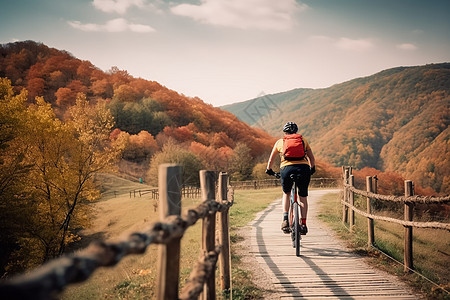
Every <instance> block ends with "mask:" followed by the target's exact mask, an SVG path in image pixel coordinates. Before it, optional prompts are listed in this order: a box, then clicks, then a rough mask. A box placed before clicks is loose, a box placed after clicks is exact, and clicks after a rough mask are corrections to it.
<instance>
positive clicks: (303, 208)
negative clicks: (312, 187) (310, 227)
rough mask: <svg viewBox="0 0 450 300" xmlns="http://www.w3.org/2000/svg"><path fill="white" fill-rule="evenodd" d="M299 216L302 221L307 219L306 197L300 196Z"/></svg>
mask: <svg viewBox="0 0 450 300" xmlns="http://www.w3.org/2000/svg"><path fill="white" fill-rule="evenodd" d="M299 198H300V214H301V215H302V219H305V220H306V218H307V216H308V197H302V196H300V197H299Z"/></svg>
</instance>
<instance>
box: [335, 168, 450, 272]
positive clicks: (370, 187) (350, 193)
mask: <svg viewBox="0 0 450 300" xmlns="http://www.w3.org/2000/svg"><path fill="white" fill-rule="evenodd" d="M343 173H344V174H343V176H344V193H343V194H344V197H343V199H342V200H341V202H342V204H343V210H342V221H343V222H344V223H349V227H350V230H351V231H353V230H354V225H355V212H356V213H358V214H360V215H362V216H364V217H366V218H367V228H368V230H367V234H368V246H369V247H374V245H375V235H374V223H373V220H380V221H387V222H391V223H396V224H400V225H403V226H404V257H403V260H404V263H403V265H404V271H405V272H409V271H410V270H412V269H414V266H413V247H412V245H413V231H412V228H413V227H416V228H432V229H442V230H447V231H450V223H441V222H414V221H413V205H414V204H415V203H435V204H444V203H448V202H450V196H443V197H430V196H418V195H414V186H413V182H412V181H411V180H405V196H403V197H399V196H392V195H380V194H377V193H376V192H374V191H376V190H377V187H376V182H377V181H376V180H373V179H375V178H373V177H371V176H367V177H366V191H363V190H359V189H356V188H355V179H354V176H353V175H352V174H351V173H352V169H351V168H349V167H346V168H343ZM355 194H358V195H361V196H363V197H366V203H367V206H366V208H367V211H366V212H364V211H362V210H360V209H358V208H356V207H355V201H354V200H355ZM373 199H377V200H383V201H392V202H400V203H403V204H404V219H403V220H399V219H395V218H391V217H385V216H378V215H375V214H373V213H372V200H373Z"/></svg>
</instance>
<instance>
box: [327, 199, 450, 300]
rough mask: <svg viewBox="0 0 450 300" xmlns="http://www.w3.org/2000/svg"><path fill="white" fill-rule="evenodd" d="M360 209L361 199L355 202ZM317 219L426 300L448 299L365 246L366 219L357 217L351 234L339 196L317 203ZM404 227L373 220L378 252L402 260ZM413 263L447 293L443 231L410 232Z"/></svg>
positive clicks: (447, 240)
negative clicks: (412, 238)
mask: <svg viewBox="0 0 450 300" xmlns="http://www.w3.org/2000/svg"><path fill="white" fill-rule="evenodd" d="M356 202H357V203H359V204H360V205H361V206H363V205H362V204H363V203H364V202H365V198H364V199H357V200H356ZM319 213H320V214H319V218H320V219H322V220H323V221H325V222H326V223H328V224H329V225H330V226H331V227H332V228H333V230H334V231H335V232H336V233H337V234H338V236H339V237H340V238H342V239H344V240H345V241H347V243H348V245H349V246H350V247H351V248H352V249H353V250H354V251H355V252H357V253H359V254H362V255H365V256H367V257H370V262H371V263H372V264H373V265H374V266H376V267H378V268H381V269H383V270H385V271H388V272H389V273H391V274H395V275H397V276H398V277H399V278H400V279H402V280H403V281H405V282H406V283H407V284H408V285H409V286H411V287H412V288H414V289H415V290H416V291H418V292H420V293H422V294H424V295H425V296H426V297H427V298H429V299H450V296H449V295H448V293H446V292H445V291H443V290H442V289H441V288H439V287H437V286H436V285H434V284H432V283H430V282H429V281H428V280H426V279H424V278H423V277H421V276H419V275H417V274H415V273H411V274H405V273H404V272H403V266H402V265H401V264H399V263H396V262H394V261H393V260H392V259H390V258H388V257H387V256H386V255H384V254H382V253H381V252H380V251H378V250H376V249H374V248H372V247H370V248H369V247H368V246H367V219H366V218H364V217H361V216H358V215H356V217H355V232H354V233H350V232H349V230H348V227H347V226H346V225H344V224H343V223H342V206H341V204H340V199H339V196H338V195H334V196H333V195H327V196H326V197H325V198H323V199H322V200H321V202H320V211H319ZM403 231H404V229H403V226H400V225H397V224H393V223H388V222H383V221H376V220H375V244H376V247H377V249H379V250H381V251H382V252H384V253H386V254H387V255H389V256H390V257H393V258H395V259H396V260H398V261H403ZM413 232H414V233H413V237H414V240H413V254H414V257H413V261H414V267H415V270H416V271H417V272H419V273H421V274H422V275H424V276H425V277H427V278H429V279H430V280H432V281H434V282H436V283H437V284H438V285H439V286H440V287H442V288H445V289H447V290H449V288H450V285H449V278H450V270H449V268H448V265H449V262H450V258H449V253H448V249H450V247H449V246H450V233H449V232H446V231H442V230H432V229H419V228H414V229H413Z"/></svg>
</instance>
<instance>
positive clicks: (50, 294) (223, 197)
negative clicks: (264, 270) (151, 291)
mask: <svg viewBox="0 0 450 300" xmlns="http://www.w3.org/2000/svg"><path fill="white" fill-rule="evenodd" d="M218 179H219V180H218V198H219V199H218V201H216V200H215V197H216V195H215V186H216V173H215V172H212V171H200V183H201V190H202V200H203V202H202V203H201V204H199V205H198V206H197V207H196V208H194V209H189V210H188V211H187V212H186V213H185V214H184V215H183V216H181V215H180V212H181V192H180V187H181V185H180V182H181V167H180V166H176V165H162V166H160V170H159V194H160V214H161V217H162V221H161V222H156V223H154V224H152V225H150V226H149V227H148V228H147V229H146V230H144V231H142V232H136V233H132V234H130V235H129V236H128V237H126V238H125V239H123V240H120V241H117V242H108V241H95V242H92V243H91V244H90V245H89V246H88V247H87V248H85V249H83V250H80V251H78V252H77V253H74V254H72V255H68V256H64V257H61V258H58V259H55V260H52V261H50V262H48V263H46V264H44V265H43V266H41V267H40V268H37V269H35V270H33V271H31V272H30V273H28V274H24V275H20V276H17V277H15V278H12V279H10V280H8V281H6V282H4V283H2V284H1V285H0V295H2V297H4V298H5V299H53V298H56V297H57V295H58V293H59V292H61V291H62V290H64V288H66V287H67V286H68V285H69V284H71V283H77V282H82V281H85V280H86V279H88V278H89V277H90V276H91V275H92V274H93V273H94V271H95V270H96V269H97V268H99V267H109V266H114V265H116V264H117V263H118V262H120V260H121V259H122V258H123V257H125V256H127V255H130V254H142V253H145V251H146V249H147V247H148V246H149V245H151V244H159V261H158V274H159V278H158V291H157V294H158V296H157V297H158V299H197V298H198V297H199V295H200V294H201V293H203V298H204V299H215V266H216V263H217V261H218V260H219V261H220V263H221V264H220V271H221V288H222V290H223V291H229V290H231V278H230V274H231V265H230V251H229V250H230V249H229V248H230V242H229V231H228V218H229V213H228V212H229V208H230V207H231V206H232V205H233V199H234V195H233V190H232V189H229V188H228V187H229V185H228V176H227V174H226V173H220V175H219V178H218ZM228 199H230V200H228ZM216 213H219V218H218V219H219V222H218V223H219V228H218V230H219V243H220V244H218V245H216V239H215V231H216V230H215V225H216ZM199 219H202V220H203V228H202V229H203V232H202V252H203V253H202V254H201V255H200V258H199V260H198V262H197V263H196V265H195V266H194V267H193V271H192V272H191V274H190V276H189V279H188V282H187V283H186V285H185V286H184V288H183V290H182V291H181V293H180V295H178V280H179V258H180V240H181V238H182V237H183V235H184V232H185V231H186V230H187V229H188V228H189V227H190V226H192V225H194V224H195V223H196V222H197V221H198V220H199Z"/></svg>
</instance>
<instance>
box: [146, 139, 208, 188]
mask: <svg viewBox="0 0 450 300" xmlns="http://www.w3.org/2000/svg"><path fill="white" fill-rule="evenodd" d="M164 163H175V164H179V165H181V166H182V167H183V174H182V178H183V184H186V185H195V186H198V185H199V184H200V179H199V176H198V172H199V171H200V170H202V169H203V166H202V163H201V161H200V159H199V158H198V157H197V156H196V155H194V154H193V153H192V152H190V151H189V150H185V149H183V148H182V147H181V146H180V145H178V144H177V143H176V142H175V141H174V140H169V141H168V142H167V143H166V144H165V145H164V146H163V147H162V149H161V151H160V152H157V153H156V154H155V155H154V156H153V157H152V159H151V161H150V167H149V170H148V172H147V176H146V180H147V182H148V183H149V184H152V185H155V186H157V185H158V168H159V165H160V164H164Z"/></svg>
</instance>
